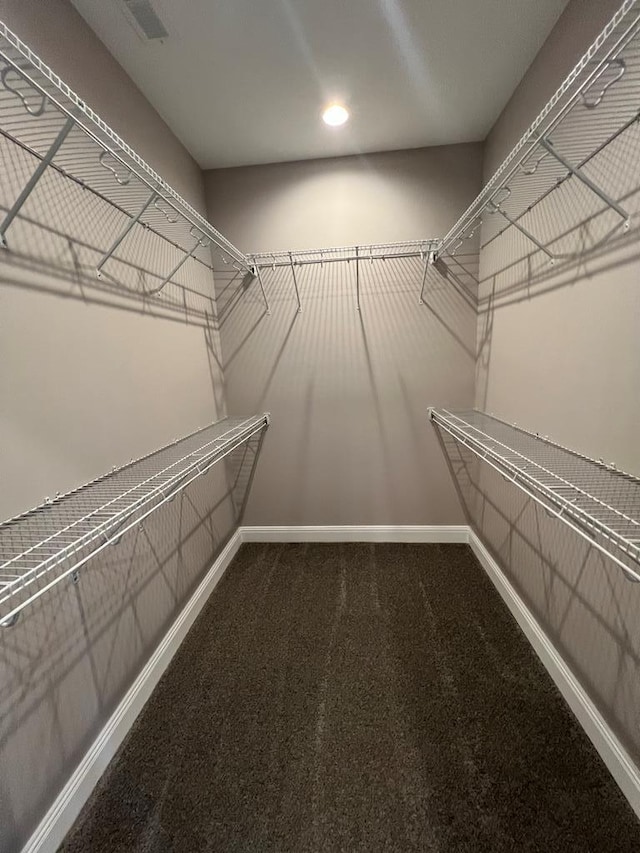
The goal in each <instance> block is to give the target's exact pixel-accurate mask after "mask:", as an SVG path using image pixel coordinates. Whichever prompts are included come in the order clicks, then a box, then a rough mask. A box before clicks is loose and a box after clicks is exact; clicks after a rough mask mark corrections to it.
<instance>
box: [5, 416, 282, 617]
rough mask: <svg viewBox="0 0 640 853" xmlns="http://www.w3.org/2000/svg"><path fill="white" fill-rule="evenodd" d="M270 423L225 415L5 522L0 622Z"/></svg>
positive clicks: (12, 615)
mask: <svg viewBox="0 0 640 853" xmlns="http://www.w3.org/2000/svg"><path fill="white" fill-rule="evenodd" d="M268 424H269V415H267V414H263V415H256V416H254V417H250V418H225V419H224V420H221V421H218V422H217V423H214V424H211V425H209V426H207V427H204V428H203V429H200V430H198V431H197V432H194V433H192V434H191V435H188V436H186V437H185V438H181V439H178V440H176V441H174V442H173V443H172V444H169V445H167V446H166V447H163V448H161V449H160V450H157V451H155V452H154V453H151V454H150V455H148V456H145V457H143V458H141V459H138V460H137V461H134V462H130V463H129V464H127V465H124V466H122V467H121V468H117V469H114V471H112V472H111V473H109V474H106V475H105V476H102V477H99V478H98V479H96V480H93V481H92V482H91V483H88V484H87V485H85V486H81V487H80V488H78V489H75V490H74V491H72V492H69V493H68V494H65V495H61V496H56V497H55V498H54V499H53V500H47V501H46V502H45V503H44V504H42V505H41V506H38V507H35V508H34V509H32V510H30V511H29V512H26V513H24V514H22V515H19V516H17V517H16V518H12V519H10V520H8V521H5V522H4V523H3V524H0V625H2V626H8V625H11V624H13V623H14V621H15V619H16V618H17V616H18V615H19V614H20V612H21V611H22V610H23V609H24V608H25V607H27V606H28V605H29V604H31V603H32V602H34V601H35V600H37V599H38V598H40V596H42V595H43V594H45V593H46V592H47V591H48V590H50V589H51V588H52V587H53V586H55V585H56V584H57V583H59V582H60V581H61V580H62V579H63V578H65V577H67V576H68V575H73V573H75V572H77V571H78V569H79V568H80V567H81V566H83V565H84V564H85V563H86V562H87V561H88V560H90V559H91V557H93V556H95V555H96V554H97V553H98V552H99V551H101V550H102V549H103V548H105V547H106V546H108V545H110V544H114V543H116V542H117V541H119V539H120V537H121V536H122V535H123V534H124V533H126V532H127V531H128V530H130V529H131V528H132V527H133V526H135V525H136V524H139V523H140V522H141V521H143V520H144V519H145V518H146V517H147V516H148V515H150V514H151V513H152V512H154V511H155V510H157V509H158V508H159V507H160V506H162V505H163V504H164V503H166V502H167V501H169V500H172V499H173V497H175V495H176V494H177V493H178V492H179V491H181V490H182V489H184V488H186V487H187V486H188V485H189V484H190V483H192V482H193V481H194V480H195V479H196V478H198V477H200V476H202V475H203V474H205V473H207V471H208V470H209V469H210V468H211V466H212V465H214V464H215V463H216V462H218V461H219V460H220V459H223V458H224V457H225V456H227V455H228V454H229V453H231V452H232V451H233V450H235V449H236V448H237V447H239V446H240V445H242V444H244V443H245V442H247V441H249V439H251V438H252V437H253V436H254V435H256V434H258V433H260V432H261V431H262V430H263V429H265V428H266V427H267V426H268Z"/></svg>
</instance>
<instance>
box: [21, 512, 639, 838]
mask: <svg viewBox="0 0 640 853" xmlns="http://www.w3.org/2000/svg"><path fill="white" fill-rule="evenodd" d="M243 542H431V543H437V542H442V543H456V542H457V543H468V544H469V545H470V546H471V548H472V550H473V552H474V554H475V555H476V557H477V558H478V560H479V562H480V564H481V565H482V567H483V568H484V569H485V571H486V572H487V574H488V575H489V578H490V579H491V581H492V582H493V584H494V585H495V587H496V589H497V590H498V592H499V593H500V595H501V597H502V599H503V600H504V602H505V603H506V605H507V607H508V608H509V610H510V611H511V613H512V614H513V616H514V617H515V619H516V621H517V622H518V624H519V625H520V627H521V628H522V630H523V631H524V633H525V635H526V637H527V639H528V640H529V642H530V643H531V645H532V646H533V648H534V650H535V652H536V653H537V655H538V657H539V658H540V660H541V661H542V663H543V665H544V667H545V668H546V670H547V671H548V672H549V674H550V675H551V677H552V678H553V680H554V682H555V683H556V685H557V686H558V688H559V690H560V692H561V693H562V695H563V696H564V698H565V700H566V702H567V703H568V705H569V707H570V708H571V709H572V711H573V713H574V714H575V716H576V718H577V719H578V721H579V723H580V724H581V726H582V727H583V729H584V730H585V732H586V734H587V735H588V737H589V738H590V740H591V742H592V743H593V745H594V746H595V748H596V750H597V751H598V753H599V754H600V757H601V758H602V760H603V761H604V763H605V764H606V766H607V767H608V769H609V771H610V773H611V775H612V776H613V778H614V779H615V780H616V782H617V783H618V785H619V787H620V789H621V791H622V793H623V794H624V796H625V797H626V798H627V800H628V801H629V803H630V805H631V807H632V808H633V810H634V811H635V813H636V814H637V815H638V817H640V770H639V769H638V768H637V767H636V766H635V764H634V763H633V761H632V760H631V758H630V757H629V755H628V753H627V752H626V750H625V749H624V747H623V746H622V744H621V743H620V741H619V740H618V738H617V737H616V736H615V735H614V733H613V732H612V730H611V728H610V727H609V725H608V724H607V722H606V721H605V719H604V718H603V717H602V715H601V714H600V712H599V711H598V709H597V708H596V706H595V705H594V704H593V702H592V700H591V699H590V698H589V696H588V695H587V693H586V692H585V690H584V688H583V687H582V686H581V685H580V683H579V681H578V679H577V678H576V677H575V675H574V674H573V672H572V671H571V669H570V667H569V666H568V665H567V664H566V662H565V661H564V660H563V658H562V657H561V656H560V654H559V653H558V651H557V650H556V649H555V647H554V646H553V643H552V642H551V640H550V639H549V638H548V637H547V635H546V634H545V632H544V631H543V629H542V628H541V626H540V624H539V623H538V621H537V620H536V618H535V617H534V615H533V614H532V613H531V611H530V610H529V608H528V607H527V605H526V604H525V603H524V601H523V600H522V598H521V597H520V595H519V594H518V593H517V591H516V590H515V588H514V587H513V585H512V584H511V583H510V581H509V580H508V578H507V577H506V575H505V574H504V572H503V571H502V569H501V568H500V566H499V565H498V563H497V562H496V560H494V558H493V557H492V556H491V554H490V553H489V551H488V550H487V548H486V547H485V546H484V544H483V543H482V542H481V540H480V539H479V537H478V536H477V534H476V533H475V532H474V531H472V530H471V529H470V528H469V527H468V526H467V525H451V526H440V527H438V526H426V525H425V526H421V525H408V526H399V527H392V526H389V527H387V526H373V527H372V526H345V527H343V526H336V527H331V526H318V527H241V528H239V529H238V530H237V531H236V532H235V534H234V535H233V536H232V537H231V539H230V540H229V542H228V543H227V545H226V546H225V548H224V549H223V550H222V552H221V553H220V555H219V556H218V558H217V559H216V561H215V563H214V564H213V566H212V567H211V568H210V569H209V571H208V572H207V574H206V576H205V577H204V579H203V580H202V581H201V583H200V584H199V586H198V588H197V589H196V591H195V592H194V594H193V595H192V597H191V598H190V600H189V601H188V603H187V604H186V605H185V607H184V609H183V610H182V612H181V613H180V615H179V616H178V618H177V619H176V621H175V622H174V623H173V625H172V626H171V628H170V629H169V632H168V633H167V635H166V637H165V638H164V639H163V640H162V642H161V643H160V645H159V646H158V648H157V649H156V651H155V652H154V654H153V656H152V657H151V658H150V660H149V661H148V663H147V664H146V666H145V667H144V669H143V670H142V672H141V673H140V675H139V676H138V677H137V678H136V680H135V682H134V683H133V685H132V686H131V687H130V689H129V690H128V691H127V693H126V694H125V696H124V697H123V699H122V701H121V702H120V704H119V705H118V707H117V708H116V710H115V712H114V713H113V715H112V716H111V718H110V720H109V721H108V723H107V724H106V726H105V727H104V728H103V730H102V732H101V733H100V735H99V736H98V738H97V739H96V740H95V742H94V743H93V745H92V746H91V748H90V749H89V751H88V752H87V754H86V755H85V757H84V758H83V760H82V761H81V763H80V764H79V765H78V767H77V768H76V770H75V771H74V773H73V775H72V776H71V778H70V779H69V781H68V782H67V784H66V785H65V786H64V788H63V789H62V791H61V793H60V794H59V795H58V797H57V798H56V800H55V801H54V803H53V805H52V806H51V808H50V809H49V811H48V812H47V814H46V815H45V817H44V818H43V820H42V821H41V822H40V824H39V826H38V828H37V829H36V830H35V832H34V833H33V835H32V836H31V838H30V839H29V841H28V842H27V844H26V845H25V847H24V848H23V851H22V853H55V851H56V850H57V849H58V847H59V845H60V844H61V843H62V841H63V840H64V837H65V835H66V834H67V832H68V831H69V829H70V828H71V826H72V825H73V822H74V821H75V819H76V818H77V816H78V815H79V813H80V811H81V809H82V807H83V806H84V804H85V802H86V801H87V799H88V798H89V796H90V794H91V792H92V791H93V789H94V787H95V785H96V784H97V782H98V780H99V779H100V777H101V775H102V773H103V772H104V770H105V769H106V767H107V765H108V764H109V762H110V761H111V759H112V758H113V756H114V755H115V753H116V752H117V750H118V748H119V746H120V744H121V743H122V741H123V740H124V738H125V737H126V735H127V733H128V732H129V730H130V728H131V726H132V725H133V723H134V722H135V719H136V717H137V716H138V714H139V713H140V711H141V710H142V708H143V707H144V705H145V703H146V701H147V699H148V698H149V696H150V695H151V693H152V692H153V689H154V688H155V686H156V684H157V683H158V681H159V680H160V678H161V676H162V674H163V673H164V671H165V670H166V668H167V666H168V665H169V663H170V661H171V659H172V658H173V656H174V654H175V653H176V651H177V649H178V648H179V646H180V644H181V643H182V641H183V639H184V638H185V636H186V635H187V632H188V631H189V629H190V628H191V626H192V625H193V623H194V621H195V619H196V617H197V616H198V614H199V613H200V611H201V610H202V608H203V606H204V604H205V603H206V601H207V599H208V597H209V595H210V594H211V592H212V591H213V589H214V588H215V586H216V584H217V583H218V581H219V580H220V578H221V577H222V575H223V574H224V572H225V570H226V569H227V567H228V566H229V564H230V563H231V561H232V560H233V558H234V556H235V555H236V552H237V551H238V549H239V547H240V545H241V544H242V543H243Z"/></svg>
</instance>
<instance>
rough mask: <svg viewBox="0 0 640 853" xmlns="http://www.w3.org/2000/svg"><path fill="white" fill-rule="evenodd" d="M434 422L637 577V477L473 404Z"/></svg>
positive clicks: (442, 412) (441, 413)
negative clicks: (477, 407) (480, 409)
mask: <svg viewBox="0 0 640 853" xmlns="http://www.w3.org/2000/svg"><path fill="white" fill-rule="evenodd" d="M430 417H431V420H432V422H433V423H434V424H435V425H436V426H437V427H438V429H440V430H443V431H444V432H446V433H448V434H449V435H450V436H451V437H452V438H453V439H454V440H455V441H456V442H458V443H459V444H461V445H463V446H464V447H466V448H467V449H468V450H470V451H471V452H472V453H474V454H475V455H476V456H477V457H479V458H480V459H481V460H482V461H484V462H486V463H487V464H489V465H491V467H493V468H494V469H495V470H496V471H498V472H499V473H500V474H502V476H503V477H505V478H506V479H507V480H508V481H509V482H512V483H513V484H514V485H516V486H518V488H520V489H521V490H522V491H524V492H525V493H526V494H527V495H528V496H529V497H530V498H532V499H533V500H535V501H536V502H537V503H539V504H540V505H541V506H543V507H544V508H545V509H546V510H547V512H549V513H550V514H551V515H553V516H554V517H555V518H557V519H559V520H560V521H562V522H564V523H565V524H567V525H569V527H571V528H572V529H573V530H574V531H575V532H576V533H577V534H579V535H580V536H582V537H583V538H584V539H586V540H587V541H588V542H589V543H590V544H591V545H593V546H594V547H595V548H598V549H599V550H600V551H602V552H603V553H605V554H607V555H608V556H609V557H610V558H611V559H612V560H613V561H614V562H615V563H617V565H619V566H620V567H621V568H622V569H623V570H624V572H625V575H626V576H627V577H628V578H629V579H631V580H634V581H640V479H639V478H637V477H634V476H632V475H631V474H625V473H624V472H622V471H619V470H617V469H616V468H615V467H613V466H610V465H606V464H604V463H603V462H598V461H595V460H594V459H589V458H588V457H587V456H582V455H581V454H579V453H576V452H574V451H572V450H568V449H567V448H565V447H562V446H560V445H559V444H555V443H554V442H552V441H549V440H548V439H546V438H541V437H540V436H539V435H536V434H534V433H531V432H527V431H526V430H523V429H521V428H520V427H517V426H512V425H510V424H508V423H506V422H504V421H501V420H499V419H498V418H495V417H493V416H491V415H487V414H485V413H484V412H480V411H477V410H470V411H463V412H449V411H447V410H446V409H431V410H430Z"/></svg>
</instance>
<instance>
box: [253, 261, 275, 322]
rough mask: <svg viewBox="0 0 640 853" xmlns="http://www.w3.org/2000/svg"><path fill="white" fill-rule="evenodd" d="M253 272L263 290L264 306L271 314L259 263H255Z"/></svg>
mask: <svg viewBox="0 0 640 853" xmlns="http://www.w3.org/2000/svg"><path fill="white" fill-rule="evenodd" d="M251 272H252V274H253V275H254V276H255V277H256V278H257V279H258V283H259V285H260V290H261V291H262V298H263V299H264V306H265V308H266V309H267V314H271V309H270V308H269V300H268V299H267V294H266V291H265V289H264V282H263V281H262V275H261V273H260V267H259V266H258V264H255V265H254V267H253V269H252V270H251Z"/></svg>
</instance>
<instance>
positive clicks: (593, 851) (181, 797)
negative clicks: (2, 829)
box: [61, 544, 640, 853]
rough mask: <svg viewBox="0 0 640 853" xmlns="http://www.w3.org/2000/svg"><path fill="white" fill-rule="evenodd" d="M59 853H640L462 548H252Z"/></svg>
mask: <svg viewBox="0 0 640 853" xmlns="http://www.w3.org/2000/svg"><path fill="white" fill-rule="evenodd" d="M61 850H64V851H67V853H72V851H92V853H102V851H110V852H111V851H145V852H146V851H153V853H164V851H167V852H168V851H185V853H195V852H196V851H205V850H206V851H212V853H226V851H238V853H240V852H241V851H242V853H245V852H246V851H259V852H260V853H266V851H291V853H293V851H295V853H304V851H317V853H319V851H368V852H369V851H402V853H410V851H447V853H454V851H455V853H463V851H469V853H471V851H473V853H478V851H491V853H498V851H509V853H522V851H534V850H535V851H542V852H543V853H555V851H562V853H571V852H572V851H573V852H574V853H577V851H580V853H607V852H608V851H611V853H614V851H615V853H627V851H628V853H632V851H633V853H638V851H639V850H640V823H639V822H638V821H637V820H636V818H635V816H634V814H633V812H632V811H631V809H630V808H629V806H628V805H627V803H626V801H625V800H624V799H623V798H622V795H621V794H620V793H619V791H618V789H617V787H616V785H615V784H614V782H613V781H612V779H611V778H610V776H609V774H608V772H607V770H606V769H605V768H604V766H603V765H602V763H601V761H600V759H599V758H598V756H597V754H596V753H595V752H594V750H593V748H592V747H591V745H590V743H589V741H588V740H587V738H586V736H585V735H584V734H583V732H582V730H581V729H580V728H579V726H578V725H577V723H576V722H575V721H574V719H573V717H572V715H571V713H570V712H569V711H568V709H567V708H566V706H565V704H564V702H563V700H562V698H561V697H560V695H559V693H558V692H557V690H556V689H555V687H554V685H553V683H552V682H551V680H550V679H549V677H548V676H547V674H546V673H545V671H544V670H543V669H542V667H541V665H540V664H539V662H538V660H537V658H536V657H535V655H534V653H533V651H532V650H531V648H530V647H529V645H528V643H527V641H526V640H525V639H524V637H523V635H522V634H521V633H520V630H519V628H518V627H517V625H516V624H515V622H514V621H513V619H512V617H511V615H510V614H509V612H508V611H507V610H506V608H505V606H504V604H503V603H502V601H501V599H500V598H499V596H498V594H497V593H496V592H495V590H494V589H493V587H492V585H491V584H490V582H489V580H488V579H487V578H486V576H485V574H484V573H483V571H482V569H481V568H480V567H479V566H478V564H477V563H476V561H475V559H474V557H473V556H472V554H471V552H470V550H469V549H468V548H467V547H466V546H463V545H385V544H377V545H368V544H362V545H359V544H351V545H317V544H313V545H245V546H243V547H242V549H241V551H240V552H239V554H238V556H237V557H236V559H235V561H234V563H233V565H232V567H231V568H230V569H229V570H228V572H227V574H226V575H225V577H224V578H223V580H222V582H221V583H220V585H219V586H218V588H217V589H216V591H215V592H214V594H213V596H212V597H211V600H210V601H209V602H208V604H207V605H206V607H205V609H204V610H203V612H202V614H201V615H200V617H199V619H198V621H197V623H196V624H195V625H194V627H193V629H192V630H191V632H190V633H189V636H188V637H187V639H186V641H185V642H184V644H183V645H182V647H181V649H180V650H179V652H178V653H177V655H176V657H175V658H174V660H173V663H172V664H171V666H170V668H169V670H168V671H167V672H166V674H165V676H164V677H163V679H162V681H161V682H160V684H159V686H158V688H157V689H156V691H155V692H154V694H153V696H152V698H151V699H150V701H149V702H148V704H147V706H146V707H145V709H144V711H143V713H142V714H141V715H140V717H139V719H138V721H137V723H136V725H135V726H134V728H133V730H132V732H131V733H130V735H129V737H128V739H127V741H126V742H125V744H124V745H123V747H122V749H121V750H120V752H119V753H118V755H117V756H116V758H115V759H114V761H113V762H112V763H111V765H110V767H109V768H108V770H107V772H106V774H105V775H104V777H103V779H102V780H101V782H100V784H99V785H98V787H97V789H96V791H95V793H94V795H93V796H92V798H91V799H90V801H89V803H88V804H87V806H86V807H85V809H84V811H83V812H82V814H81V816H80V818H79V820H78V821H77V823H76V825H75V827H74V828H73V830H72V831H71V833H70V834H69V836H68V838H67V839H66V842H65V843H64V844H63V846H62V848H61Z"/></svg>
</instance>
